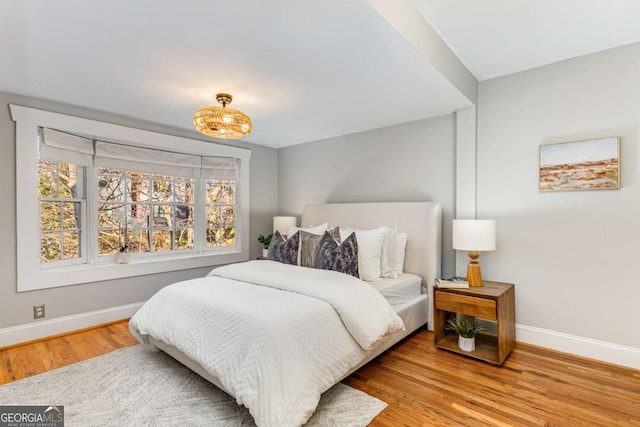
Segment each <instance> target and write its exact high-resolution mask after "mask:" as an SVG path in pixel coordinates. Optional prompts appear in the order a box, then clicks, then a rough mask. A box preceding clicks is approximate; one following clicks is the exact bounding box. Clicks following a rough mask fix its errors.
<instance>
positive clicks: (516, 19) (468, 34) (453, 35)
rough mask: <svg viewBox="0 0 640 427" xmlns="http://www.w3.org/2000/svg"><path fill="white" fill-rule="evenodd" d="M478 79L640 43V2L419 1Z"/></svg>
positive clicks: (635, 0) (416, 2)
mask: <svg viewBox="0 0 640 427" xmlns="http://www.w3.org/2000/svg"><path fill="white" fill-rule="evenodd" d="M414 3H415V4H416V6H417V7H418V9H419V10H420V11H421V12H422V14H423V15H424V16H425V18H426V19H427V21H428V22H429V23H430V24H431V25H432V26H433V27H434V28H435V29H436V31H437V32H438V33H439V34H440V36H441V37H442V38H443V39H444V40H445V42H446V43H447V44H448V45H449V47H450V48H451V49H452V50H453V51H454V52H455V53H456V55H457V56H458V57H459V58H460V59H461V60H462V62H463V63H464V64H465V65H466V66H467V68H469V71H471V72H472V73H473V74H474V75H475V76H476V78H477V79H478V80H486V79H490V78H493V77H498V76H503V75H506V74H511V73H515V72H518V71H523V70H527V69H530V68H535V67H539V66H542V65H546V64H550V63H553V62H558V61H562V60H565V59H569V58H573V57H576V56H582V55H587V54H589V53H594V52H599V51H602V50H606V49H610V48H613V47H617V46H622V45H626V44H629V43H634V42H637V41H640V1H638V0H455V1H453V0H414Z"/></svg>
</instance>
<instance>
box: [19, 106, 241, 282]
mask: <svg viewBox="0 0 640 427" xmlns="http://www.w3.org/2000/svg"><path fill="white" fill-rule="evenodd" d="M11 111H12V115H13V117H14V120H15V121H16V122H17V125H18V126H17V140H16V153H17V163H16V169H17V173H18V176H19V177H20V179H18V180H17V183H18V192H17V202H18V203H17V206H18V233H19V235H20V236H21V239H18V291H24V290H32V289H42V288H49V287H55V286H64V285H68V284H75V283H87V282H95V281H102V280H108V279H114V278H118V277H128V276H136V275H143V274H151V273H158V272H163V271H172V270H179V269H185V268H196V267H202V266H212V265H216V264H223V263H229V262H237V261H243V260H246V259H248V246H249V245H248V233H247V232H246V231H245V230H246V229H248V206H249V204H248V201H249V197H248V194H249V189H248V184H249V179H248V177H249V174H248V166H249V159H250V151H249V150H246V149H241V148H236V147H229V146H224V145H218V144H214V143H210V142H202V141H197V140H189V139H184V138H178V137H172V136H169V135H164V134H157V133H153V132H147V131H141V130H137V129H132V128H125V127H122V126H116V125H110V124H106V123H100V122H94V121H90V120H85V119H79V118H75V117H69V116H63V115H58V114H54V113H48V112H45V111H40V110H35V109H29V108H25V107H17V106H13V105H12V106H11ZM88 135H99V136H92V137H88ZM34 142H37V143H35V144H34ZM173 147H180V151H181V152H176V151H175V148H173ZM123 248H126V250H127V251H128V252H129V253H131V262H130V263H129V264H126V265H120V264H117V263H116V262H115V258H116V257H115V255H116V254H117V253H118V252H120V251H121V250H123Z"/></svg>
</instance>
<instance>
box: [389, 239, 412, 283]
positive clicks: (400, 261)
mask: <svg viewBox="0 0 640 427" xmlns="http://www.w3.org/2000/svg"><path fill="white" fill-rule="evenodd" d="M408 237H409V236H408V235H407V233H398V235H396V250H395V257H394V258H395V261H394V263H393V271H394V272H395V273H396V277H398V275H399V274H402V273H404V255H405V251H406V249H407V238H408Z"/></svg>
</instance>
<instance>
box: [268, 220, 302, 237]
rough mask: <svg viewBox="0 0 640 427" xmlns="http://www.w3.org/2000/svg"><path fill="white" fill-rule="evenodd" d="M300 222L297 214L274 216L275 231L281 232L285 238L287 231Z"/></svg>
mask: <svg viewBox="0 0 640 427" xmlns="http://www.w3.org/2000/svg"><path fill="white" fill-rule="evenodd" d="M297 224H298V218H296V217H295V216H274V217H273V232H274V233H275V232H276V231H279V232H280V235H281V236H282V238H283V239H286V238H287V232H288V231H289V229H290V228H291V227H295V226H296V225H297Z"/></svg>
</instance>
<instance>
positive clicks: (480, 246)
mask: <svg viewBox="0 0 640 427" xmlns="http://www.w3.org/2000/svg"><path fill="white" fill-rule="evenodd" d="M453 249H456V250H461V251H469V265H468V266H467V282H469V286H482V272H481V271H480V263H479V262H478V258H480V252H481V251H495V250H496V221H495V220H493V219H454V220H453Z"/></svg>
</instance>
